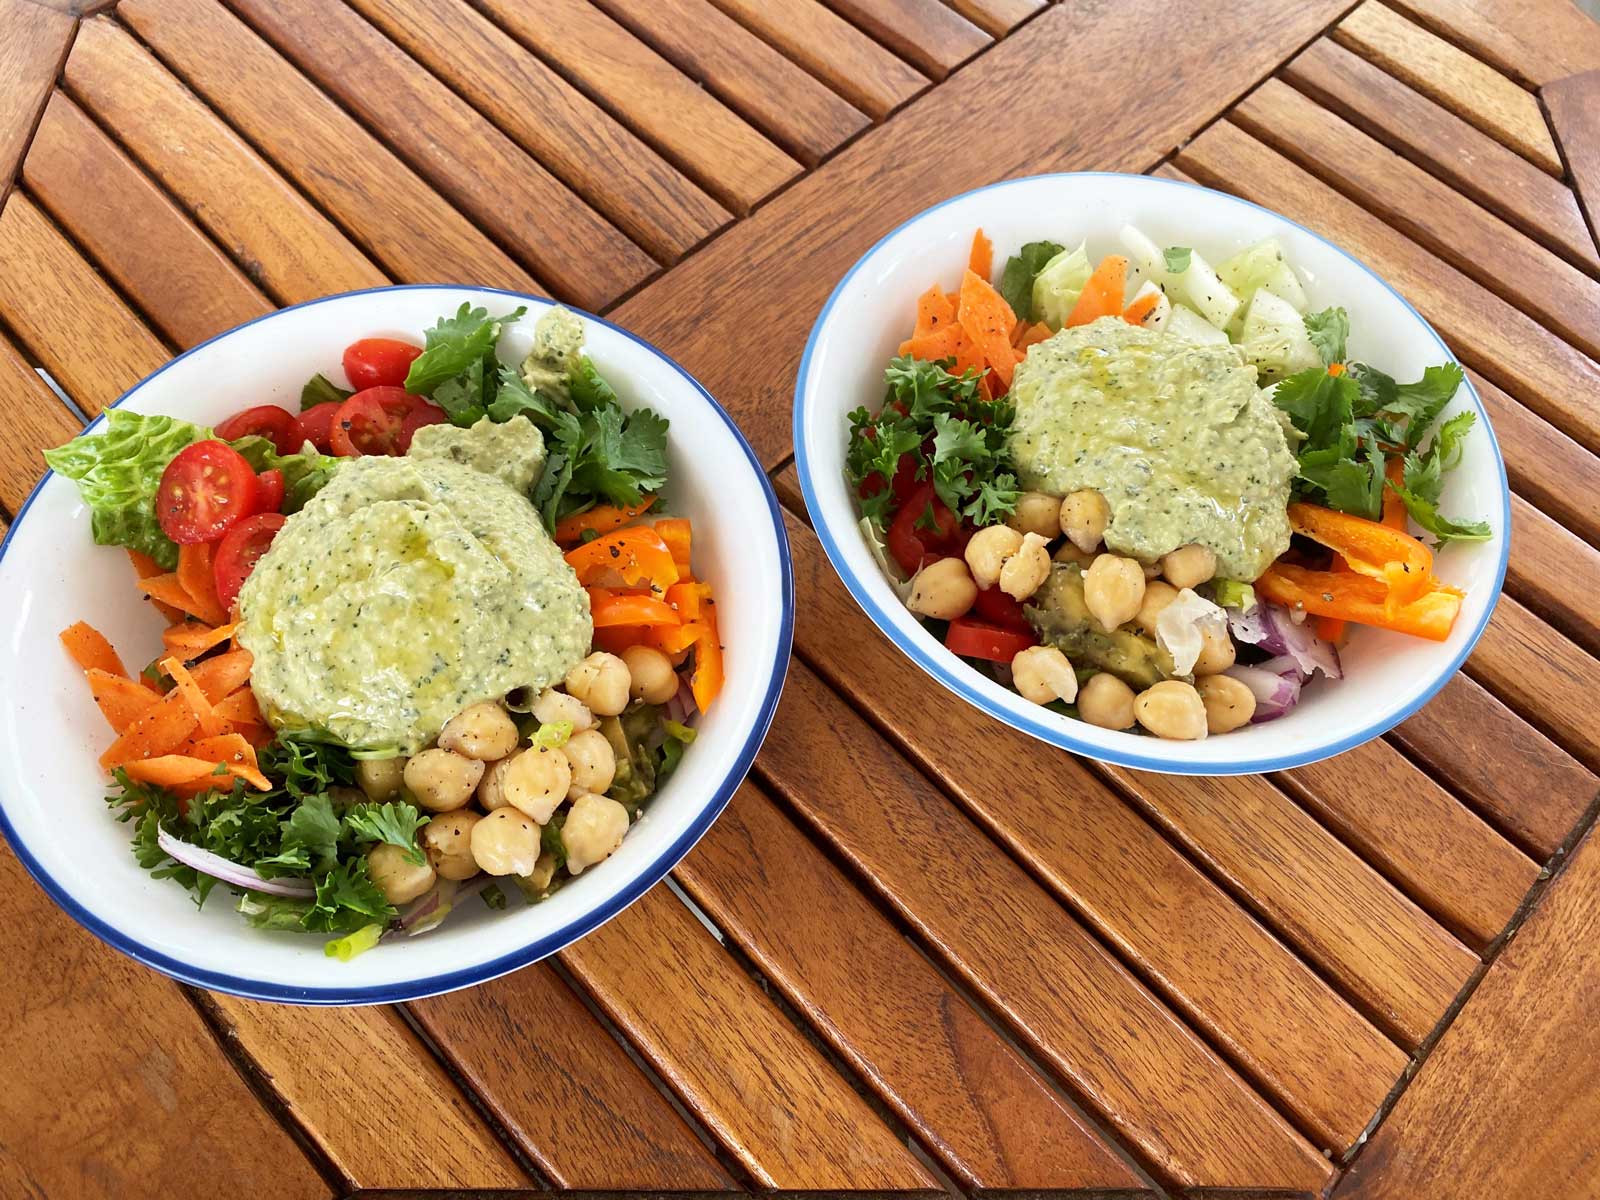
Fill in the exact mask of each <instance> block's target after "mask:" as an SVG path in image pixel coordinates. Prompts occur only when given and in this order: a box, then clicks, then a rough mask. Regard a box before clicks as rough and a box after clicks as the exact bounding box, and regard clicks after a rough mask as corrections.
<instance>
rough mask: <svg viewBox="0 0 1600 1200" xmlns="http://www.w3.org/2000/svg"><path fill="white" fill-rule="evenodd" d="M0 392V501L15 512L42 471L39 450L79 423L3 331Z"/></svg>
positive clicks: (71, 433)
mask: <svg viewBox="0 0 1600 1200" xmlns="http://www.w3.org/2000/svg"><path fill="white" fill-rule="evenodd" d="M0 396H4V397H5V429H6V432H5V436H4V437H0V505H3V506H4V507H5V508H6V509H8V510H10V511H11V512H13V513H14V512H16V511H17V510H18V509H19V508H21V507H22V502H23V501H24V500H26V499H27V498H28V493H29V492H31V491H32V490H33V485H34V484H36V483H38V482H39V477H40V476H41V475H43V474H44V471H45V466H44V460H43V459H42V458H40V457H39V452H40V451H41V450H44V449H46V448H48V447H51V446H59V445H61V444H62V443H63V442H66V441H68V440H69V439H71V438H74V437H76V436H77V435H78V433H79V431H80V430H81V429H82V425H81V423H80V422H79V421H78V418H77V417H76V416H74V415H73V413H72V412H71V411H70V410H69V409H68V408H67V406H66V405H65V404H63V403H61V400H60V398H59V397H58V396H57V395H56V394H55V393H54V392H52V391H51V390H50V387H49V385H48V384H46V383H45V381H44V380H42V379H40V378H39V376H38V374H37V373H36V372H35V371H34V369H33V368H32V367H30V366H29V365H28V363H27V361H26V360H25V359H24V358H23V357H22V355H21V354H20V353H18V351H17V348H16V347H15V346H13V345H12V344H11V343H10V342H9V341H7V340H6V339H5V338H4V337H0Z"/></svg>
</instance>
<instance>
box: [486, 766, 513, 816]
mask: <svg viewBox="0 0 1600 1200" xmlns="http://www.w3.org/2000/svg"><path fill="white" fill-rule="evenodd" d="M510 765H511V760H510V759H509V758H502V759H501V760H500V761H499V762H496V763H490V764H489V765H488V766H487V767H485V768H484V769H483V778H482V779H480V780H479V781H478V803H479V804H480V805H482V806H483V811H484V812H493V811H494V810H495V809H497V808H504V807H505V805H506V793H505V778H506V768H507V767H509V766H510Z"/></svg>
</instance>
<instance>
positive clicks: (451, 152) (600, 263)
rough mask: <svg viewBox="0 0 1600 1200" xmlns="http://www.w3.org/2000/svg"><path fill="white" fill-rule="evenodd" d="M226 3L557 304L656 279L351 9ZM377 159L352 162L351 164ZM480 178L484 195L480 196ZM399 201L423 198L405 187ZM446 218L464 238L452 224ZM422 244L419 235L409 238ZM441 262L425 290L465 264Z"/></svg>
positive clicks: (423, 231) (647, 263) (309, 3)
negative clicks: (375, 82) (376, 79)
mask: <svg viewBox="0 0 1600 1200" xmlns="http://www.w3.org/2000/svg"><path fill="white" fill-rule="evenodd" d="M195 2H197V3H201V2H204V0H195ZM229 4H230V6H231V7H232V8H233V10H234V11H235V12H236V13H238V14H239V15H240V16H242V17H244V18H245V20H247V21H249V22H250V23H251V24H252V25H253V26H254V27H255V28H256V30H257V31H258V32H260V33H261V34H262V35H263V36H264V37H265V38H266V39H267V40H268V41H270V42H271V43H272V44H273V45H274V46H276V47H277V48H278V49H279V50H280V51H281V52H282V53H283V54H284V55H286V56H287V57H288V58H290V59H291V60H293V61H294V62H295V63H297V64H299V66H300V67H301V69H303V70H304V71H305V72H306V73H307V74H309V75H311V76H312V77H313V78H314V79H316V81H317V82H318V83H319V84H320V85H321V86H322V87H323V88H325V89H327V90H328V91H329V92H330V93H331V94H333V95H334V96H336V97H338V99H339V100H340V101H342V102H343V103H344V104H345V105H346V106H347V107H348V108H349V109H350V110H351V111H352V112H353V113H355V114H356V115H357V116H359V117H360V118H361V120H362V121H364V122H365V123H366V125H367V126H368V128H370V129H373V130H375V131H376V132H377V134H378V136H379V137H380V138H382V139H383V140H384V141H385V142H386V143H387V144H388V145H389V146H390V148H391V149H393V150H394V152H395V153H396V154H398V155H399V156H400V157H401V158H403V159H404V160H405V161H406V162H408V163H409V164H410V165H411V166H412V167H413V168H414V169H415V170H416V171H418V172H419V173H420V174H421V175H422V176H423V177H424V178H426V179H427V180H428V182H429V183H431V184H432V185H433V187H434V188H436V189H437V190H438V192H439V194H440V195H441V196H442V197H444V199H446V200H448V201H450V205H445V204H442V203H437V202H436V203H435V207H436V208H438V209H440V210H442V211H444V212H446V213H449V209H450V207H451V206H452V205H453V206H454V207H455V208H456V209H459V210H460V213H461V214H464V215H465V216H466V217H470V218H471V220H472V222H473V223H474V224H476V225H477V226H478V227H479V228H480V229H483V230H486V231H488V232H489V233H491V234H492V235H493V236H494V237H495V239H496V240H497V241H498V242H499V243H500V244H501V245H503V246H505V247H507V248H508V249H509V250H510V251H511V252H512V253H513V254H514V255H515V256H516V258H517V260H518V261H519V262H521V263H523V264H524V265H526V266H527V267H528V268H529V269H531V270H532V271H534V272H535V273H536V274H537V275H538V276H539V278H540V279H542V280H543V281H544V282H545V284H546V285H547V286H548V287H549V288H550V290H551V291H552V292H553V293H554V294H555V295H557V296H558V297H560V298H561V299H564V300H572V301H575V302H577V303H578V304H580V305H582V306H584V307H585V308H590V309H595V308H601V307H603V306H604V305H605V304H607V303H609V302H610V301H611V300H614V299H615V298H616V297H617V296H618V295H619V294H621V293H622V292H624V291H626V290H628V289H629V288H631V287H633V286H634V285H635V284H637V283H638V282H639V281H640V280H642V279H644V278H645V277H646V276H647V275H649V274H650V273H651V272H652V271H653V270H654V269H655V264H654V263H653V262H652V261H651V259H650V257H649V256H648V255H647V254H645V252H644V251H643V250H641V249H639V247H637V246H635V245H634V244H633V243H632V242H631V241H629V240H628V239H627V238H626V237H625V236H624V235H623V234H622V233H621V232H620V231H619V230H618V229H616V228H615V227H614V226H612V225H611V224H610V223H609V222H607V221H606V220H605V219H604V218H603V217H601V216H600V215H599V214H598V213H596V212H595V211H594V210H593V209H592V208H590V207H589V206H588V205H587V204H585V203H584V202H583V200H582V199H580V198H579V197H578V196H576V195H574V194H573V192H572V191H571V189H570V188H568V187H567V186H566V185H565V184H564V183H562V182H561V181H560V180H559V179H557V178H556V177H555V176H553V175H551V174H550V172H549V171H547V170H545V168H544V167H543V166H541V165H540V164H539V163H538V162H536V161H535V160H533V159H531V158H529V157H528V156H527V155H526V154H524V153H523V152H522V150H521V149H520V148H519V147H518V146H517V145H516V144H515V143H514V142H512V141H511V139H510V138H508V137H506V135H505V134H503V133H501V132H500V131H499V130H498V129H496V128H495V127H494V126H493V125H492V124H491V123H490V122H489V121H487V120H485V119H484V118H483V117H482V116H481V115H480V114H479V113H477V112H476V111H475V110H474V109H473V108H472V107H471V106H470V105H468V104H467V103H466V101H464V100H462V99H461V98H460V97H459V96H457V95H456V94H455V93H454V92H452V91H451V90H450V89H449V88H447V87H445V86H444V84H442V83H440V82H439V81H438V80H437V79H435V78H434V77H433V76H432V75H430V74H429V73H428V72H427V71H425V70H423V69H422V68H421V67H419V66H418V65H417V64H416V63H415V62H414V61H413V60H412V59H411V58H409V57H408V56H407V55H406V53H405V52H404V51H403V50H401V49H400V48H399V47H398V46H396V45H395V44H394V43H393V42H392V41H390V40H389V39H388V38H386V37H384V36H383V34H382V33H380V32H379V31H378V30H376V29H375V28H373V27H372V25H370V24H369V23H368V22H367V21H366V20H364V19H363V18H362V17H361V16H360V15H359V14H358V13H356V12H355V11H354V10H352V9H350V8H348V7H346V6H345V5H343V4H324V3H321V2H320V0H229ZM151 7H152V8H154V7H157V6H156V5H154V4H152V5H151ZM160 7H163V8H164V7H166V6H165V5H162V6H160ZM374 75H377V76H380V77H381V78H382V79H383V81H384V84H383V86H382V87H373V86H371V84H370V83H369V80H370V79H371V78H372V77H373V76H374ZM330 120H331V119H330ZM383 157H384V156H381V155H377V156H375V155H371V154H361V155H358V156H357V159H356V160H357V161H361V162H368V161H370V162H380V161H382V159H383ZM485 179H492V180H494V181H495V182H494V186H493V187H484V186H483V181H484V180H485ZM390 186H393V185H390ZM406 191H407V192H419V193H420V192H425V191H426V189H423V188H419V187H417V186H416V185H411V186H410V187H408V188H407V189H406ZM374 199H381V201H382V202H383V203H384V206H385V209H387V208H389V207H390V206H392V204H393V197H391V196H389V195H386V194H385V193H384V192H383V191H378V190H376V185H375V191H374ZM369 206H370V202H369ZM449 215H450V216H451V218H452V220H454V221H456V222H458V223H459V224H460V225H461V226H462V227H463V229H466V230H467V232H468V233H470V232H471V231H470V229H469V228H467V226H466V222H465V221H464V220H462V219H461V217H460V216H457V215H456V214H455V213H449ZM389 219H390V216H389V213H388V212H387V211H385V212H384V220H385V221H386V222H387V221H388V220H389ZM371 220H372V217H371V215H369V216H368V217H367V221H368V222H369V223H370V222H371ZM427 235H428V230H427V227H426V225H423V226H421V227H419V228H418V229H417V230H416V231H415V232H414V233H413V235H412V236H414V237H417V238H418V239H419V240H426V238H427ZM441 258H442V260H443V261H442V262H441V263H440V264H439V265H436V266H433V267H431V268H430V269H432V270H433V271H434V276H433V277H434V279H436V280H437V279H441V278H442V279H444V280H446V281H453V280H455V279H458V278H460V272H461V271H462V269H463V267H466V268H468V269H471V268H473V266H474V264H473V263H472V262H467V263H460V264H457V265H456V267H455V272H456V273H455V274H454V275H450V274H445V275H440V274H439V271H440V270H441V268H442V269H443V270H445V271H448V270H449V266H448V258H449V256H448V254H445V253H444V248H443V247H441ZM469 282H472V280H469Z"/></svg>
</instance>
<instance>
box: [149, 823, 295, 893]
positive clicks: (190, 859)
mask: <svg viewBox="0 0 1600 1200" xmlns="http://www.w3.org/2000/svg"><path fill="white" fill-rule="evenodd" d="M156 843H157V844H158V845H159V846H160V847H161V848H162V849H163V850H165V851H166V852H167V853H168V854H169V855H170V856H171V857H172V858H174V859H176V860H177V861H178V862H181V863H182V864H183V865H184V866H186V867H193V868H194V869H195V870H196V871H199V872H201V873H202V874H204V875H212V876H215V877H216V878H217V879H220V880H222V882H223V883H228V884H232V885H233V886H234V887H242V888H248V889H249V890H250V891H252V892H265V893H267V894H268V895H269V896H290V897H293V898H294V899H296V900H309V899H310V898H311V897H313V896H315V895H316V894H317V887H316V885H315V884H314V883H312V882H311V881H310V880H309V879H263V878H262V877H261V876H260V875H258V874H256V872H255V871H254V870H252V869H251V868H249V867H242V866H240V865H239V864H238V863H236V862H233V861H232V860H231V859H226V858H223V857H222V855H220V854H213V853H211V851H209V850H202V849H201V848H200V847H199V846H196V845H192V844H191V843H189V842H186V841H184V840H183V839H181V838H176V837H173V836H172V835H171V834H170V833H168V832H167V831H166V830H165V829H157V830H156Z"/></svg>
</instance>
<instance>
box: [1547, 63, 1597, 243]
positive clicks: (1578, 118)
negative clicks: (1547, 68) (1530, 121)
mask: <svg viewBox="0 0 1600 1200" xmlns="http://www.w3.org/2000/svg"><path fill="white" fill-rule="evenodd" d="M1541 95H1542V96H1543V97H1544V106H1545V111H1546V112H1548V113H1549V114H1550V130H1551V132H1552V133H1553V134H1554V135H1555V137H1556V140H1557V141H1558V142H1560V143H1561V156H1562V157H1563V158H1564V159H1565V160H1566V163H1567V170H1568V172H1569V173H1570V174H1571V175H1572V187H1573V190H1574V191H1575V192H1576V193H1577V196H1578V202H1579V203H1580V204H1581V205H1582V207H1583V213H1584V216H1585V217H1586V218H1587V220H1588V222H1589V233H1590V234H1591V235H1592V236H1593V237H1594V238H1595V240H1596V241H1600V70H1594V71H1585V72H1584V73H1583V74H1581V75H1571V76H1568V77H1567V78H1565V79H1557V80H1554V81H1552V82H1551V83H1548V84H1546V85H1545V88H1544V91H1543V92H1542V93H1541Z"/></svg>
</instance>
